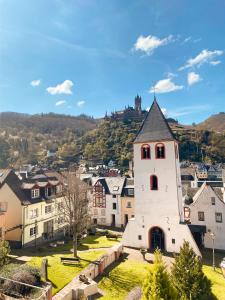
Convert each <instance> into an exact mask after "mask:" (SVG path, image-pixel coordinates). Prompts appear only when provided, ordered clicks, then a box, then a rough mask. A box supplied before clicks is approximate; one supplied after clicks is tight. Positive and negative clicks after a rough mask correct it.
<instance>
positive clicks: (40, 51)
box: [0, 0, 225, 124]
mask: <svg viewBox="0 0 225 300" xmlns="http://www.w3.org/2000/svg"><path fill="white" fill-rule="evenodd" d="M224 37H225V2H224V1H219V0H215V1H210V0H207V1H206V0H204V1H203V0H198V1H190V0H170V1H167V0H164V1H162V0H154V1H151V0H148V1H147V0H136V1H134V0H123V1H121V0H107V1H106V0H67V1H64V0H47V1H46V0H38V1H35V0H26V1H25V0H20V1H18V0H0V111H17V112H25V113H41V112H56V113H65V114H72V115H78V114H81V113H85V114H88V115H93V116H95V117H101V116H103V115H104V114H105V112H106V111H108V112H111V111H113V110H120V109H121V108H123V107H124V106H125V105H128V104H130V105H133V99H134V97H135V95H136V94H137V93H138V94H139V95H141V97H142V99H143V107H144V108H146V107H149V106H150V105H151V102H152V100H153V90H154V89H153V86H155V92H156V94H157V99H158V102H159V104H160V106H161V107H162V108H164V110H165V111H166V113H167V115H168V116H171V117H175V118H177V119H178V120H179V121H181V122H183V123H187V124H188V123H192V122H200V121H202V120H204V119H205V118H206V117H208V116H209V115H211V114H213V113H217V112H220V111H224V110H225V105H224V103H225V101H224V98H225V68H224V56H225V38H224Z"/></svg>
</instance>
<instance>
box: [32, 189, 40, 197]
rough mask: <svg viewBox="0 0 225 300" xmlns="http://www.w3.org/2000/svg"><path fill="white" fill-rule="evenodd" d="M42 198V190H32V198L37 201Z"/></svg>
mask: <svg viewBox="0 0 225 300" xmlns="http://www.w3.org/2000/svg"><path fill="white" fill-rule="evenodd" d="M39 197H40V189H32V190H31V198H32V199H36V198H39Z"/></svg>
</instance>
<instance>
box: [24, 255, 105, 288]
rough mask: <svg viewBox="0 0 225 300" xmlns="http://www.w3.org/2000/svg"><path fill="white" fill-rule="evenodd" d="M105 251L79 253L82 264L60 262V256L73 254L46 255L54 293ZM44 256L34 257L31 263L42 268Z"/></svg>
mask: <svg viewBox="0 0 225 300" xmlns="http://www.w3.org/2000/svg"><path fill="white" fill-rule="evenodd" d="M102 254H104V251H93V252H85V253H81V254H79V257H80V258H81V263H80V265H77V266H75V265H63V264H62V263H61V262H60V257H61V256H63V257H67V256H68V257H69V256H72V254H52V255H49V256H46V257H45V258H47V259H48V265H49V267H48V277H49V280H50V281H51V283H52V286H53V294H55V293H57V292H58V291H59V290H61V289H62V288H63V287H64V286H65V285H66V284H68V283H69V282H70V281H71V280H72V279H73V278H74V277H75V276H76V275H77V274H78V273H79V272H80V271H81V270H82V269H84V268H85V267H86V266H87V265H88V264H90V262H92V261H94V260H96V259H98V258H99V257H100V256H101V255H102ZM42 259H43V257H42V256H41V257H40V256H36V257H33V258H32V260H31V261H30V262H28V264H29V265H32V266H35V267H38V268H40V267H41V262H42Z"/></svg>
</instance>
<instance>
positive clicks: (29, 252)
mask: <svg viewBox="0 0 225 300" xmlns="http://www.w3.org/2000/svg"><path fill="white" fill-rule="evenodd" d="M119 242H120V239H118V240H116V239H108V238H107V237H106V236H97V235H95V236H94V235H90V236H87V237H86V238H84V239H82V240H81V245H80V246H79V247H78V250H80V251H83V250H89V249H96V248H110V247H112V246H114V245H116V244H118V243H119ZM72 248H73V245H72V241H69V242H68V243H66V244H65V245H63V246H58V247H56V248H51V247H49V246H48V245H47V246H38V247H37V249H35V248H25V249H16V250H12V254H13V255H18V256H22V255H26V256H32V257H33V256H48V255H50V254H62V253H68V254H69V253H70V252H71V249H72ZM35 253H36V254H35Z"/></svg>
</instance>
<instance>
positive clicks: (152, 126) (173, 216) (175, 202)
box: [122, 100, 201, 255]
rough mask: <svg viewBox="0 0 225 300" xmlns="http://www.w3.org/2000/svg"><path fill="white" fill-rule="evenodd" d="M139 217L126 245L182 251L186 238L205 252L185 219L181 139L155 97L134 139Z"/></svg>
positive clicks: (132, 224) (130, 228)
mask: <svg viewBox="0 0 225 300" xmlns="http://www.w3.org/2000/svg"><path fill="white" fill-rule="evenodd" d="M134 187H135V218H133V219H130V220H129V222H128V224H127V226H126V229H125V232H124V234H123V240H122V243H123V245H124V246H129V247H136V248H141V247H144V248H147V249H150V250H154V249H155V248H156V247H158V248H160V249H162V250H166V251H168V252H179V250H180V247H181V246H182V244H183V242H184V240H186V241H188V242H189V243H190V245H191V246H192V247H193V249H194V251H195V252H196V253H197V254H198V255H201V254H200V252H199V249H198V246H197V244H196V242H195V240H194V238H193V236H192V234H191V231H190V229H189V227H188V225H186V224H185V223H184V217H183V207H182V187H181V176H180V165H179V151H178V143H177V141H176V140H175V138H174V136H173V133H172V131H171V129H170V128H169V125H168V124H167V121H166V119H165V117H164V116H163V114H162V112H161V109H160V108H159V106H158V104H157V102H156V100H154V102H153V104H152V106H151V108H150V110H149V112H148V114H147V116H146V118H145V120H144V122H143V124H142V126H141V128H140V130H139V132H138V135H137V137H136V139H135V141H134Z"/></svg>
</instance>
